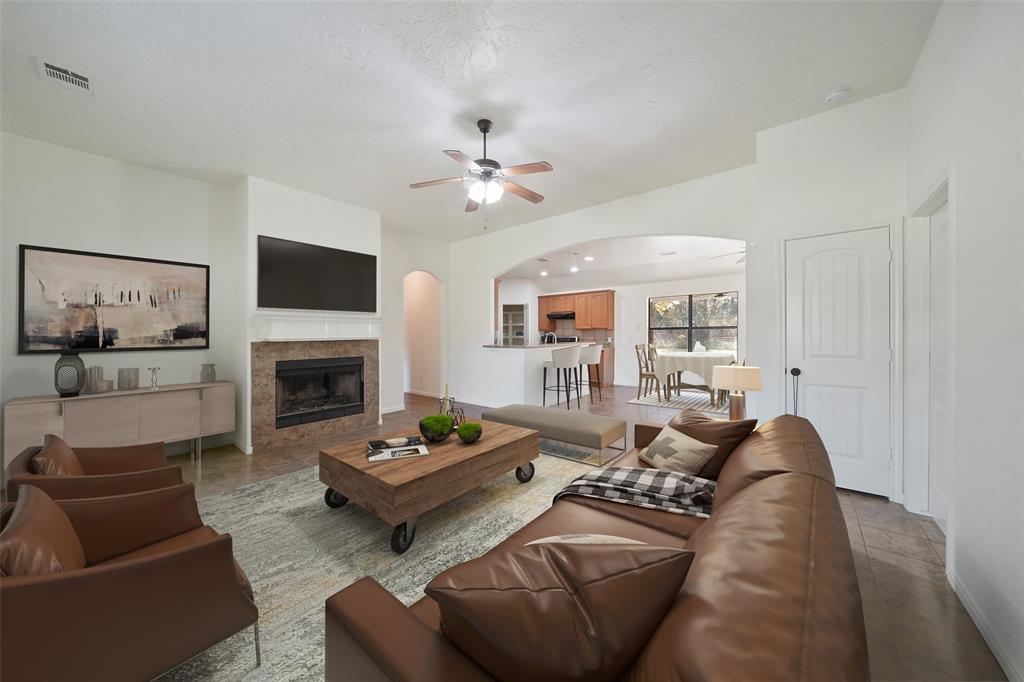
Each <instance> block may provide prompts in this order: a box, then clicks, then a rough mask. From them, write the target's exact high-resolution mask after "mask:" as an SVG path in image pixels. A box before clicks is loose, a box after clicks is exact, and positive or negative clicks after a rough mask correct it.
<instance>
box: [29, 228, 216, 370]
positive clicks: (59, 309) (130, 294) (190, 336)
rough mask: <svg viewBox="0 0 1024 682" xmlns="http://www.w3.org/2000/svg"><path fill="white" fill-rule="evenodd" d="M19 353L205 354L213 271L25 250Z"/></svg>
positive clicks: (201, 266)
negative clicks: (155, 352)
mask: <svg viewBox="0 0 1024 682" xmlns="http://www.w3.org/2000/svg"><path fill="white" fill-rule="evenodd" d="M17 331H18V354H19V355H36V354H47V353H68V352H79V353H110V352H117V351H143V350H150V351H152V350H205V349H209V347H210V266H209V265H204V264H200V263H186V262H181V261H171V260H161V259H157V258H143V257H139V256H124V255H119V254H110V253H100V252H92V251H78V250H73V249H59V248H53V247H47V246H32V245H27V244H21V245H19V249H18V330H17Z"/></svg>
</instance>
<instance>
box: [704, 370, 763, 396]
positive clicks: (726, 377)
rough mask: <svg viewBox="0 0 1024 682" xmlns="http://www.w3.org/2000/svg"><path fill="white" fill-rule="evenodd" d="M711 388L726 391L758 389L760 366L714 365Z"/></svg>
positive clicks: (759, 386) (759, 384)
mask: <svg viewBox="0 0 1024 682" xmlns="http://www.w3.org/2000/svg"><path fill="white" fill-rule="evenodd" d="M711 388H716V389H722V390H727V391H760V390H761V368H760V367H747V366H746V365H715V369H714V370H713V372H712V374H711Z"/></svg>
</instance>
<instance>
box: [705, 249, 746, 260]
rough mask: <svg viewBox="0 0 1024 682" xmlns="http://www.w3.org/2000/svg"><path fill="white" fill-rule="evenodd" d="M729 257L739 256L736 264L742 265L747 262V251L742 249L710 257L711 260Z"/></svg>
mask: <svg viewBox="0 0 1024 682" xmlns="http://www.w3.org/2000/svg"><path fill="white" fill-rule="evenodd" d="M729 256H739V258H738V259H737V260H736V262H737V263H744V262H746V260H747V250H746V249H743V250H741V251H733V252H732V253H723V254H722V255H720V256H711V260H715V259H716V258H728V257H729Z"/></svg>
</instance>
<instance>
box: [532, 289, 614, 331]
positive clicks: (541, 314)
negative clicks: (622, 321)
mask: <svg viewBox="0 0 1024 682" xmlns="http://www.w3.org/2000/svg"><path fill="white" fill-rule="evenodd" d="M565 312H572V313H574V314H575V316H576V320H575V327H576V329H577V330H581V329H614V328H615V292H614V291H612V290H610V289H607V290H603V291H584V292H580V293H573V294H557V295H554V296H539V297H538V298H537V317H538V320H537V328H538V329H540V330H541V331H542V332H546V331H554V330H555V322H554V320H550V319H548V313H565Z"/></svg>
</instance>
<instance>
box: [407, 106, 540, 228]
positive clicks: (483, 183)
mask: <svg viewBox="0 0 1024 682" xmlns="http://www.w3.org/2000/svg"><path fill="white" fill-rule="evenodd" d="M492 125H493V124H492V123H491V122H490V121H489V120H488V119H486V118H482V119H480V120H479V121H477V122H476V127H477V128H478V129H479V130H480V132H481V133H483V136H484V155H483V158H482V159H477V160H475V161H474V160H473V159H471V158H469V157H468V156H466V155H465V154H463V153H462V152H460V151H458V150H457V149H445V150H444V153H445V154H447V155H448V156H450V157H451V158H452V159H454V160H455V161H456V162H457V163H459V164H461V165H462V167H463V168H465V169H466V170H468V171H469V175H467V176H460V177H456V178H444V179H442V180H427V181H426V182H414V183H413V184H411V185H409V187H410V188H412V189H418V188H420V187H430V186H432V185H455V184H461V185H468V186H469V202H468V203H467V204H466V212H467V213H468V212H470V211H475V210H477V209H478V208H480V204H482V203H487V204H493V203H494V202H496V201H498V200H499V199H501V196H502V195H503V194H504V193H505V190H508V191H509V192H511V193H512V194H515V195H516V196H517V197H521V198H523V199H526V200H527V201H529V202H531V203H534V204H539V203H540V202H542V201H544V197H543V196H541V195H540V194H537V193H536V192H534V191H533V190H529V189H526V188H525V187H523V186H522V185H520V184H518V183H515V182H512V181H511V180H509V178H511V177H514V176H516V175H526V174H527V173H547V172H548V171H550V170H554V169H553V168H552V167H551V164H550V163H548V162H547V161H535V162H534V163H524V164H521V165H518V166H509V167H508V168H502V167H501V164H500V163H498V162H497V161H495V160H494V159H488V158H487V133H489V132H491V127H492Z"/></svg>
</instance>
